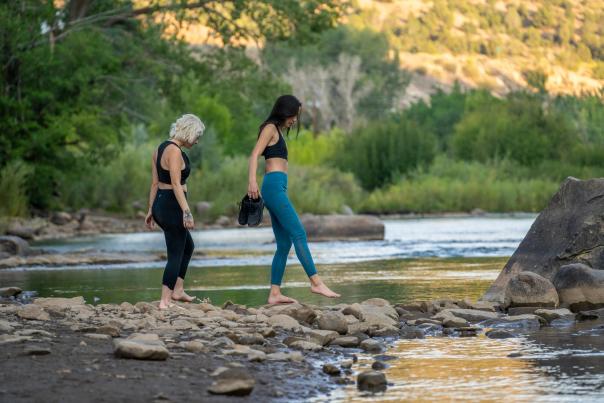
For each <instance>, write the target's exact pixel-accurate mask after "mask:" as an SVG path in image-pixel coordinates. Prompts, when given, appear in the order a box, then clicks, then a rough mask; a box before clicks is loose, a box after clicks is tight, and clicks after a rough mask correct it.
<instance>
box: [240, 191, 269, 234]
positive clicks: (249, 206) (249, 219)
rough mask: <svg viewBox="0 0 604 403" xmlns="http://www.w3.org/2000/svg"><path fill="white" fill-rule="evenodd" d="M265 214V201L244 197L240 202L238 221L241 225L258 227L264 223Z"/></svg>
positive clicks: (260, 198)
mask: <svg viewBox="0 0 604 403" xmlns="http://www.w3.org/2000/svg"><path fill="white" fill-rule="evenodd" d="M263 214H264V200H262V197H260V196H258V198H257V199H252V198H250V197H249V196H248V195H245V196H243V199H241V202H239V216H238V217H237V221H238V222H239V224H240V225H248V226H250V227H256V226H258V225H260V223H261V222H262V216H263Z"/></svg>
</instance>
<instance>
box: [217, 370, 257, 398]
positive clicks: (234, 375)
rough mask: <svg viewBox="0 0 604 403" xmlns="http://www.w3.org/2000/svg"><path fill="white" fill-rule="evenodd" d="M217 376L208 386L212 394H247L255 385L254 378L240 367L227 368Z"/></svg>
mask: <svg viewBox="0 0 604 403" xmlns="http://www.w3.org/2000/svg"><path fill="white" fill-rule="evenodd" d="M217 377H218V379H217V380H216V381H214V382H213V383H212V384H211V385H210V387H209V388H208V392H210V393H211V394H213V395H228V396H247V395H249V394H250V393H252V390H253V389H254V386H255V385H256V380H255V379H254V378H253V377H252V376H251V375H250V374H249V373H248V372H247V371H246V370H245V369H242V368H228V369H226V370H223V371H221V372H220V373H219V374H218V375H217Z"/></svg>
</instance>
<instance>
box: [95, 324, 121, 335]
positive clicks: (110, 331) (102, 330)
mask: <svg viewBox="0 0 604 403" xmlns="http://www.w3.org/2000/svg"><path fill="white" fill-rule="evenodd" d="M95 333H97V334H106V335H108V336H111V337H120V330H119V329H118V328H117V327H115V326H112V325H109V324H107V325H103V326H100V327H98V328H97V329H96V331H95Z"/></svg>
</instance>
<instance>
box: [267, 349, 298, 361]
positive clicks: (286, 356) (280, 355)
mask: <svg viewBox="0 0 604 403" xmlns="http://www.w3.org/2000/svg"><path fill="white" fill-rule="evenodd" d="M266 359H267V360H268V361H303V360H304V356H303V355H302V353H301V352H299V351H292V352H290V353H286V352H283V351H279V352H276V353H271V354H267V355H266Z"/></svg>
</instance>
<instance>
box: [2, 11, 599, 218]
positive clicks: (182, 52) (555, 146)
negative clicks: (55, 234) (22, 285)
mask: <svg viewBox="0 0 604 403" xmlns="http://www.w3.org/2000/svg"><path fill="white" fill-rule="evenodd" d="M139 3H140V2H130V1H125V0H112V1H105V2H91V1H87V0H79V1H69V2H65V4H64V5H62V6H59V5H57V4H54V5H53V3H37V2H26V1H15V2H9V3H6V4H3V5H0V25H1V26H2V28H1V29H2V31H3V35H2V36H1V39H0V40H1V41H2V45H3V49H5V51H4V52H2V54H0V59H1V61H2V66H3V67H2V68H3V78H2V80H0V82H1V83H2V84H1V85H2V91H1V92H0V105H2V108H1V109H0V113H2V119H0V125H1V131H0V132H1V134H0V190H1V191H0V216H22V215H27V214H35V213H43V212H46V211H48V210H57V209H62V210H71V211H74V210H77V209H80V208H94V209H101V210H107V211H112V212H120V213H124V214H129V215H131V214H135V213H137V212H139V211H145V210H146V208H147V206H146V203H147V194H148V193H147V192H148V187H149V180H150V178H149V170H150V163H151V160H150V158H151V155H152V152H153V149H154V147H156V146H157V144H158V143H159V142H160V141H161V140H162V139H164V138H166V137H167V133H168V131H169V127H170V123H171V122H172V121H174V120H175V118H177V117H178V116H179V115H181V114H183V113H195V114H197V115H199V116H200V117H201V118H202V120H203V121H204V122H205V123H206V126H207V130H206V133H205V135H204V137H203V138H202V141H201V142H200V145H198V146H196V147H194V148H193V149H192V150H190V151H189V155H190V157H191V160H192V161H193V169H194V171H193V172H194V173H193V175H192V177H191V178H190V180H189V188H190V198H191V200H192V203H197V202H200V201H207V202H209V203H210V207H209V209H207V210H206V211H205V213H204V216H203V217H202V218H201V219H203V220H206V221H212V220H214V219H216V218H217V217H219V216H220V215H230V216H231V215H233V214H234V213H235V212H236V209H237V205H236V202H237V201H238V200H239V199H240V197H241V196H242V195H243V194H244V193H245V191H246V189H247V173H246V172H247V154H248V153H249V151H250V150H251V148H252V147H253V144H254V142H255V139H256V136H257V127H258V124H259V123H260V122H261V121H262V119H263V118H264V117H265V116H266V115H267V114H268V112H269V111H270V107H271V105H272V102H273V101H274V99H275V98H276V97H277V96H278V95H280V94H282V93H288V92H290V93H294V94H296V95H298V96H299V97H300V98H301V99H302V102H303V104H304V113H303V116H302V130H301V131H300V133H299V135H298V134H296V132H295V130H294V131H293V132H292V133H291V134H290V135H289V138H288V147H289V149H290V161H291V164H290V189H291V190H292V192H291V197H292V200H293V202H294V204H295V205H296V207H297V209H298V210H299V211H301V212H313V213H331V212H342V211H344V210H348V209H347V208H346V206H347V207H349V208H350V209H352V210H353V211H355V212H368V213H406V212H421V213H435V212H446V211H472V210H474V209H481V210H484V211H492V212H506V211H539V210H540V209H542V208H543V207H544V206H545V205H546V203H547V201H548V199H549V197H550V196H551V195H552V194H553V192H554V191H555V190H556V189H557V187H558V185H559V183H560V181H561V180H563V179H564V178H566V177H567V176H576V177H578V178H590V177H600V176H604V104H603V96H604V92H602V91H601V92H596V93H590V94H581V95H554V94H550V93H548V92H547V90H546V87H547V86H546V85H545V84H546V83H547V80H548V77H547V75H546V74H545V73H544V72H543V71H540V70H538V69H536V68H534V66H527V69H526V77H527V82H528V83H529V86H528V87H526V88H523V89H518V90H516V91H514V92H511V93H508V94H506V95H505V96H500V95H498V94H494V93H493V92H492V91H491V90H490V89H489V88H488V86H485V87H484V88H480V87H478V88H473V89H470V88H467V87H466V86H464V85H462V84H458V85H455V86H453V88H452V89H450V90H448V91H442V90H439V91H437V92H435V93H433V94H432V96H431V98H430V99H429V100H425V101H418V102H415V103H413V104H411V105H404V104H403V103H401V98H402V97H404V95H405V93H406V91H407V87H408V85H409V82H410V77H411V74H412V73H411V72H410V71H407V70H404V69H402V68H401V67H400V66H401V60H400V59H399V55H398V53H397V52H398V50H404V51H410V49H408V48H409V46H410V45H409V44H410V43H414V46H416V47H419V48H418V49H416V50H417V51H426V52H429V53H430V52H432V53H434V52H437V51H446V50H443V49H440V47H436V48H435V47H434V46H435V44H438V46H441V47H442V46H444V47H445V48H447V47H450V46H453V45H455V46H458V45H459V46H458V47H460V50H459V52H461V51H462V50H464V49H465V50H464V51H467V52H473V51H476V52H482V53H484V54H487V55H489V54H490V53H489V52H491V53H492V52H495V53H497V47H494V48H493V49H491V47H489V46H487V47H486V48H484V49H482V48H481V47H480V44H479V43H474V42H473V41H471V40H468V41H467V42H463V43H461V42H459V43H457V42H455V41H453V39H452V38H450V37H448V36H446V37H444V39H443V40H442V41H440V40H439V39H438V38H436V39H435V38H432V36H427V35H426V32H425V31H426V28H430V27H431V25H430V24H433V25H434V27H437V26H438V27H440V26H441V25H442V24H441V23H443V21H444V22H447V21H449V20H450V18H449V17H447V15H444V16H442V18H440V17H439V18H436V17H434V18H432V19H423V20H420V21H419V22H414V23H413V24H411V23H409V24H406V23H405V24H403V28H402V29H403V31H401V32H404V35H403V34H402V33H401V35H399V36H396V38H395V37H394V36H393V34H392V32H390V31H388V30H385V31H384V32H377V31H375V30H373V29H371V27H369V26H364V25H362V24H360V23H359V20H358V18H356V17H354V16H355V15H356V16H358V14H354V7H352V6H354V4H353V5H352V6H350V5H346V4H344V3H343V2H341V1H338V0H331V1H328V2H325V1H313V0H305V1H301V2H297V1H296V2H282V1H252V0H250V1H242V2H241V1H233V2H213V1H210V2H206V3H207V4H206V3H204V4H206V6H204V8H198V7H197V8H196V7H191V8H187V7H183V4H185V3H187V2H174V3H173V4H172V3H170V2H166V3H165V6H158V7H156V8H153V7H151V8H144V7H142V6H141V5H140V4H139ZM219 3H221V4H219ZM562 3H565V4H562V5H556V6H555V7H553V8H552V7H548V8H547V9H545V8H544V9H543V10H542V11H539V10H541V9H539V10H537V11H536V13H537V14H534V12H533V11H529V10H525V9H523V10H522V12H521V13H520V14H519V15H520V16H522V18H524V20H525V21H533V20H534V21H541V22H539V24H542V25H543V24H545V25H543V26H540V27H537V26H534V27H532V28H533V29H539V30H542V31H544V32H545V31H547V32H549V29H550V28H551V27H550V26H549V25H548V24H550V25H552V24H553V25H556V24H558V23H557V22H556V20H554V19H552V18H550V17H547V16H548V15H550V14H551V13H554V14H555V13H556V12H557V11H556V10H558V11H559V9H560V7H563V8H564V7H567V6H568V7H570V8H571V12H572V8H573V6H572V4H570V3H569V2H562ZM566 3H568V4H566ZM161 4H164V3H161ZM187 4H188V3H187ZM489 4H490V3H489ZM168 5H170V7H168ZM137 7H142V8H137ZM221 7H222V8H221ZM483 7H487V6H486V5H485V6H483ZM445 8H446V7H445ZM254 10H256V11H257V10H264V12H262V13H258V12H256V11H254ZM489 10H490V11H489V12H488V13H483V14H480V15H478V16H473V18H478V19H479V21H482V20H483V19H484V20H485V21H491V22H489V23H488V24H486V25H484V24H483V25H484V26H483V27H482V28H481V29H486V28H485V27H488V26H489V24H491V25H492V26H493V27H494V28H493V29H494V30H499V31H502V30H504V31H505V30H506V29H512V28H513V29H514V30H515V31H514V32H515V34H514V36H513V37H514V38H520V36H521V35H522V32H524V30H525V28H523V26H519V25H518V24H516V23H515V21H516V20H517V19H518V18H517V16H516V15H515V14H514V13H513V12H511V11H509V10H508V11H506V12H504V11H501V10H498V8H497V7H495V6H494V5H493V6H492V7H491V8H489ZM548 10H549V11H548ZM175 11H177V12H175ZM219 11H224V12H226V13H227V14H225V15H222V14H221V13H219ZM470 11H471V10H469V11H468V13H470ZM588 11H589V13H590V14H589V15H590V17H589V19H588V20H586V23H585V24H587V25H586V26H585V27H584V29H583V30H578V31H576V32H573V33H572V35H570V36H568V35H566V31H564V29H566V30H568V29H569V28H568V26H567V25H568V24H566V23H565V22H564V21H562V20H561V21H560V24H562V25H564V26H562V25H561V26H560V30H561V31H560V32H561V34H560V35H562V34H563V33H564V35H562V36H563V39H564V40H562V39H561V40H562V42H561V43H559V44H556V43H555V41H554V42H552V43H549V42H548V41H547V40H541V41H539V43H538V45H539V48H540V49H541V48H543V47H547V46H552V47H555V46H558V47H562V48H563V49H566V50H565V53H564V52H563V54H565V55H576V54H582V55H583V56H584V57H583V56H582V57H583V59H582V60H583V63H586V64H585V65H586V66H587V65H589V66H592V67H593V68H594V69H596V70H597V69H598V68H600V66H602V63H603V62H604V56H603V54H604V53H603V52H602V43H604V33H602V32H601V31H600V30H598V29H595V28H594V27H593V24H591V25H590V24H589V22H590V21H592V20H593V19H594V18H596V19H597V16H598V15H599V16H600V18H601V16H602V15H603V14H602V11H601V10H597V9H594V10H588ZM593 13H596V14H595V17H594V16H592V14H593ZM598 13H599V14H598ZM499 14H501V15H500V16H499V17H496V16H494V15H499ZM533 14H534V15H533ZM345 15H347V16H348V17H349V19H348V22H347V23H346V22H343V21H345V19H344V20H343V19H342V17H343V16H345ZM430 15H432V14H430ZM252 16H253V18H251V17H252ZM529 17H530V18H529ZM275 18H279V21H280V24H277V25H275V24H274V23H273V22H274V21H275ZM250 19H251V21H253V22H251V21H250ZM508 20H509V21H508ZM193 21H195V22H197V23H199V22H201V23H202V24H203V25H204V26H206V27H208V28H209V30H210V31H211V32H212V33H213V35H214V36H213V38H214V39H213V40H212V41H209V42H207V43H205V44H204V45H198V44H191V43H190V42H186V41H185V40H184V39H183V38H182V35H180V33H182V30H183V28H182V27H185V26H187V24H189V23H191V22H193ZM506 21H507V22H506ZM281 22H282V23H281ZM508 22H509V24H508ZM417 24H420V27H419V28H418V27H416V26H415V25H417ZM531 24H532V23H531ZM445 25H446V24H445ZM506 27H507V28H506ZM509 27H512V28H509ZM420 28H421V29H420ZM441 28H442V27H441ZM441 28H439V29H441ZM470 28H471V27H469V26H468V27H467V29H470ZM441 31H442V29H441ZM584 31H585V32H584ZM527 32H528V31H527ZM531 32H532V31H531ZM518 35H520V36H518ZM416 36H417V38H419V39H421V40H418V41H414V40H413V38H414V37H416ZM562 36H561V38H562ZM468 38H473V37H472V36H469V37H468ZM583 39H585V40H583ZM451 41H453V42H451ZM254 42H255V43H259V44H260V45H261V47H260V48H258V49H256V48H254V47H251V46H249V45H250V44H251V43H254ZM514 43H516V42H514ZM243 45H248V47H247V49H246V47H245V46H243ZM526 46H529V47H530V46H531V42H530V41H529V42H527V43H526ZM535 46H537V44H535ZM586 47H587V49H588V50H589V60H587V51H586V50H585V48H586ZM474 48H476V49H474ZM250 49H256V52H255V53H254V52H250ZM481 49H482V50H481ZM573 52H575V53H573ZM577 52H578V53H577ZM497 54H499V53H497ZM493 56H494V57H495V56H497V55H495V54H494V55H493ZM511 56H513V55H511ZM499 57H503V56H501V55H500V56H499ZM569 57H570V56H569ZM466 67H467V68H469V67H468V66H466ZM470 67H471V66H470ZM467 68H466V70H467ZM261 168H262V166H261ZM260 178H261V175H260V176H259V180H261V179H260Z"/></svg>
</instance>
